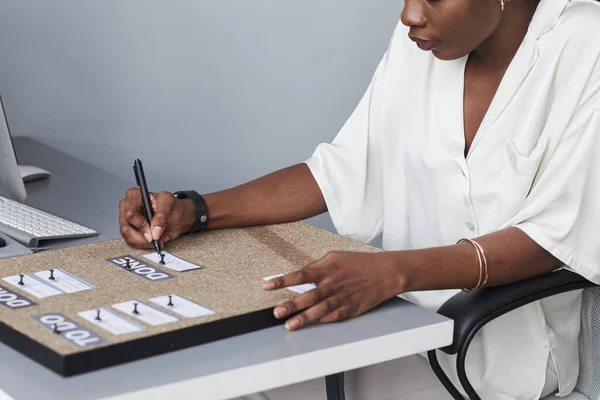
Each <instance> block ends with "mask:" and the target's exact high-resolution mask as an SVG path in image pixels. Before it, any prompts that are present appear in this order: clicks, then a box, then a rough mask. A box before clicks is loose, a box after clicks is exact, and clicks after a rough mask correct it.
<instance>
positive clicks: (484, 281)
mask: <svg viewBox="0 0 600 400" xmlns="http://www.w3.org/2000/svg"><path fill="white" fill-rule="evenodd" d="M473 243H475V245H476V246H477V248H478V249H479V252H480V253H481V258H483V266H484V275H483V276H484V279H483V283H482V284H481V286H480V288H483V287H485V285H486V284H487V282H488V278H489V270H488V260H487V257H486V255H485V251H483V247H481V245H480V244H479V243H478V242H476V241H474V240H473Z"/></svg>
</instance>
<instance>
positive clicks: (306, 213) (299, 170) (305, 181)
mask: <svg viewBox="0 0 600 400" xmlns="http://www.w3.org/2000/svg"><path fill="white" fill-rule="evenodd" d="M204 198H205V200H206V203H207V206H208V210H209V219H208V220H209V222H208V229H221V228H234V227H241V226H251V225H267V224H277V223H283V222H293V221H298V220H302V219H306V218H310V217H313V216H315V215H318V214H321V213H324V212H325V211H327V206H326V204H325V200H324V199H323V195H322V194H321V190H320V189H319V186H318V185H317V182H316V181H315V179H314V177H313V175H312V173H311V172H310V169H309V168H308V166H307V165H306V164H304V163H302V164H297V165H293V166H291V167H288V168H284V169H281V170H279V171H276V172H273V173H271V174H269V175H266V176H263V177H262V178H258V179H256V180H253V181H250V182H248V183H245V184H243V185H240V186H236V187H234V188H231V189H227V190H223V191H220V192H216V193H211V194H207V195H204Z"/></svg>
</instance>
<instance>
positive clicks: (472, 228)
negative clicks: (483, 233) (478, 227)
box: [466, 222, 475, 232]
mask: <svg viewBox="0 0 600 400" xmlns="http://www.w3.org/2000/svg"><path fill="white" fill-rule="evenodd" d="M466 225H467V229H468V230H470V231H471V232H473V231H474V230H475V225H473V224H472V223H470V222H467V223H466Z"/></svg>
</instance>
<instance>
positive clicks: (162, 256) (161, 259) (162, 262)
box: [159, 253, 165, 265]
mask: <svg viewBox="0 0 600 400" xmlns="http://www.w3.org/2000/svg"><path fill="white" fill-rule="evenodd" d="M159 264H160V265H165V255H164V253H160V262H159Z"/></svg>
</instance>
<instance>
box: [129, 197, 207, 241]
mask: <svg viewBox="0 0 600 400" xmlns="http://www.w3.org/2000/svg"><path fill="white" fill-rule="evenodd" d="M150 200H151V202H152V209H153V210H154V218H153V219H152V223H151V224H148V222H147V221H146V217H145V214H144V204H143V203H142V196H141V193H140V189H139V188H130V189H129V190H127V193H126V194H125V198H123V199H122V200H121V201H120V202H119V226H120V228H121V235H122V236H123V239H125V242H126V243H127V244H128V245H130V246H131V247H136V248H140V249H151V248H152V240H153V239H158V240H160V242H161V246H162V245H164V244H165V243H167V242H168V241H171V240H174V239H176V238H178V237H179V236H180V235H181V234H182V233H185V232H187V231H188V230H190V228H191V227H192V225H193V223H194V219H195V208H194V204H193V203H192V201H191V200H190V199H185V200H179V199H177V198H176V197H175V196H174V195H173V193H170V192H160V193H150Z"/></svg>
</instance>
